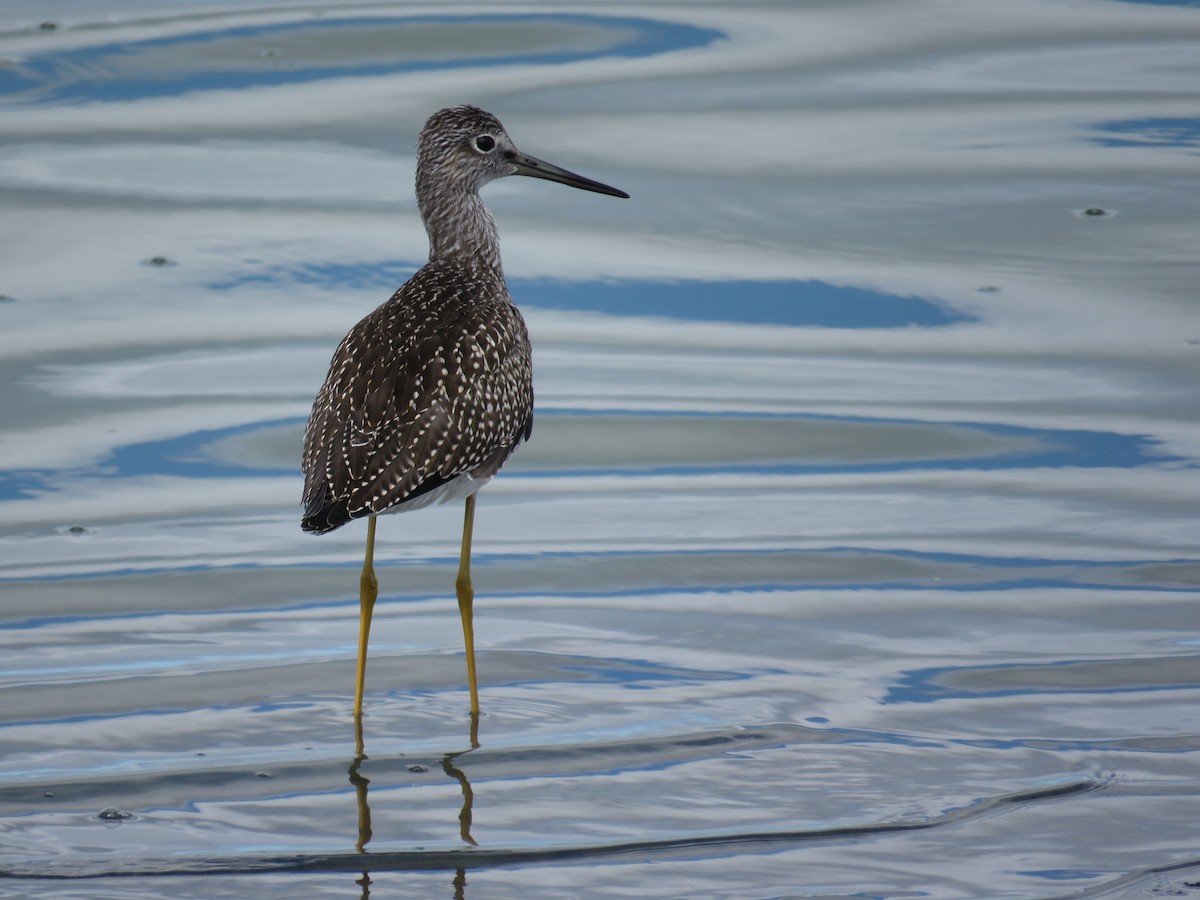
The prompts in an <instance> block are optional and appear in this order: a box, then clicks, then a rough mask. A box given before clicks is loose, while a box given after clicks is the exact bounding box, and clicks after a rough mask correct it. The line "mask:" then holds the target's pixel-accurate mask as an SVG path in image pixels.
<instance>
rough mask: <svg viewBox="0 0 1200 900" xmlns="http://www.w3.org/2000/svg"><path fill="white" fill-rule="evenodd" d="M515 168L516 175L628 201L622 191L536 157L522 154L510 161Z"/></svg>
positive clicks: (626, 195)
mask: <svg viewBox="0 0 1200 900" xmlns="http://www.w3.org/2000/svg"><path fill="white" fill-rule="evenodd" d="M510 162H511V163H512V164H513V166H514V167H515V168H516V170H517V172H516V174H518V175H528V176H529V177H530V178H545V179H546V180H547V181H557V182H558V183H559V184H566V185H570V186H571V187H573V188H579V189H580V190H583V191H595V192H596V193H597V194H608V195H609V196H610V197H624V198H625V199H626V200H628V199H629V195H628V194H627V193H625V192H624V191H621V190H618V189H617V188H615V187H609V186H608V185H607V184H601V183H600V182H599V181H592V179H590V178H584V177H583V176H582V175H576V174H575V173H574V172H568V171H567V170H566V169H560V168H559V167H558V166H556V165H554V164H553V163H548V162H546V161H545V160H544V159H538V158H537V157H536V156H528V155H526V154H524V153H522V154H519V155H518V156H517V157H516V158H515V159H512V160H510Z"/></svg>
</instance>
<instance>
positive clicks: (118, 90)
mask: <svg viewBox="0 0 1200 900" xmlns="http://www.w3.org/2000/svg"><path fill="white" fill-rule="evenodd" d="M464 25H470V26H471V27H473V28H477V29H481V30H482V31H483V32H484V34H485V35H486V36H487V38H488V40H486V41H483V42H480V43H478V44H477V45H474V46H472V47H471V48H470V51H469V52H464V51H463V50H462V49H460V47H461V45H456V43H455V39H454V32H453V31H452V30H450V29H454V28H459V27H461V26H464ZM720 37H722V35H721V33H720V32H717V31H713V30H711V29H706V28H698V27H695V26H692V25H687V24H684V23H678V22H664V21H661V20H657V19H647V18H634V17H626V16H597V15H577V14H570V15H567V14H544V13H527V14H514V15H472V16H452V15H443V16H405V17H398V16H393V17H332V16H331V17H325V16H319V15H316V16H312V17H311V18H307V19H305V20H302V21H293V22H284V23H277V24H269V25H235V26H231V27H228V28H222V29H215V30H211V31H201V32H192V33H187V34H181V35H170V36H166V37H159V38H153V39H150V40H142V41H132V42H127V41H123V40H120V41H118V42H117V43H112V44H101V45H99V46H95V47H79V48H74V49H70V50H62V51H53V50H47V51H46V52H44V53H42V54H38V55H34V56H31V57H28V58H26V59H23V60H22V61H21V62H20V63H19V64H18V65H14V66H9V67H5V68H0V95H5V94H7V95H10V99H11V98H18V99H20V100H22V101H26V102H28V101H29V100H31V99H33V98H34V97H36V99H37V102H39V103H47V102H71V103H82V102H115V101H127V100H140V99H144V98H148V97H167V96H174V95H178V94H183V93H189V92H193V91H211V90H244V89H247V88H253V87H264V86H271V85H280V84H302V83H305V82H311V81H316V80H320V79H328V78H336V77H343V76H356V77H369V76H378V75H390V74H396V73H403V72H419V71H430V70H438V69H447V70H450V69H454V70H458V69H470V68H483V67H489V66H511V65H546V66H550V65H563V64H566V63H572V62H579V61H582V60H588V59H598V58H601V57H624V58H637V57H645V56H655V55H658V54H662V53H667V52H671V51H676V50H683V49H688V48H694V47H703V46H705V45H707V44H710V43H711V42H713V41H715V40H717V39H718V38H720ZM289 44H298V46H297V48H296V51H297V52H296V53H295V54H292V53H290V52H288V50H287V49H286V48H287V47H288V45H289ZM514 45H515V46H516V47H517V48H521V49H517V50H512V49H509V48H510V47H513V46H514ZM572 45H578V46H577V47H576V46H572ZM364 46H365V47H368V48H370V49H369V50H367V51H366V52H365V53H364V52H363V51H362V50H361V49H356V48H361V47H364ZM340 47H344V48H347V49H346V50H345V51H344V52H338V50H337V48H340ZM279 48H283V49H279ZM331 48H332V49H331ZM314 56H316V57H321V56H326V57H327V58H325V59H320V58H317V59H313V58H312V57H314Z"/></svg>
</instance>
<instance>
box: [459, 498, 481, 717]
mask: <svg viewBox="0 0 1200 900" xmlns="http://www.w3.org/2000/svg"><path fill="white" fill-rule="evenodd" d="M474 526H475V495H474V494H472V495H471V496H470V497H468V498H467V511H466V514H465V515H464V517H463V537H462V556H461V557H460V558H459V560H458V578H457V579H456V580H455V582H454V587H455V591H456V592H457V594H458V614H459V615H460V616H461V617H462V626H463V638H464V639H465V640H466V644H467V684H468V685H469V686H470V688H471V717H472V718H477V717H478V716H479V683H478V682H477V681H476V680H475V625H474V613H473V611H472V607H473V606H474V603H475V588H474V587H472V585H471V530H472V528H474Z"/></svg>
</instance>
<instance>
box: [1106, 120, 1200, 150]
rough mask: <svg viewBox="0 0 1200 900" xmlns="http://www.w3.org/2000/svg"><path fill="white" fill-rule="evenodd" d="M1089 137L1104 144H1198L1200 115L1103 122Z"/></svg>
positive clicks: (1179, 145) (1162, 145)
mask: <svg viewBox="0 0 1200 900" xmlns="http://www.w3.org/2000/svg"><path fill="white" fill-rule="evenodd" d="M1096 130H1097V131H1100V132H1103V134H1104V136H1103V137H1094V138H1092V139H1091V140H1092V141H1094V142H1096V143H1098V144H1101V145H1102V146H1105V147H1182V148H1189V149H1197V148H1200V119H1129V120H1127V121H1123V122H1105V123H1103V124H1100V125H1097V126H1096Z"/></svg>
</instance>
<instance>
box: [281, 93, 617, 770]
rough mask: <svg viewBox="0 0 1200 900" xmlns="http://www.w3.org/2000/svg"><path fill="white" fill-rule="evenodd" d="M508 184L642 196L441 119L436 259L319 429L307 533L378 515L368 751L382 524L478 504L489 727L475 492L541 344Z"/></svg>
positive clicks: (420, 172)
mask: <svg viewBox="0 0 1200 900" xmlns="http://www.w3.org/2000/svg"><path fill="white" fill-rule="evenodd" d="M506 175H529V176H532V177H534V178H545V179H548V180H550V181H557V182H559V183H561V184H566V185H570V186H571V187H575V188H581V189H583V190H585V191H595V192H596V193H599V194H608V195H610V196H613V197H625V198H628V196H629V195H628V194H626V193H625V192H624V191H620V190H617V189H616V188H614V187H609V186H608V185H606V184H601V183H600V182H598V181H592V180H591V179H590V178H584V177H583V176H582V175H576V174H575V173H574V172H568V171H567V170H566V169H560V168H559V167H558V166H555V165H551V164H550V163H548V162H545V161H544V160H540V159H538V158H537V157H534V156H529V155H528V154H525V153H522V152H521V151H519V150H518V149H517V148H516V146H515V145H514V144H513V142H512V139H511V138H510V137H509V136H508V134H507V132H505V130H504V126H503V125H501V124H500V121H499V120H498V119H497V118H496V117H495V116H493V115H492V114H491V113H488V112H485V111H484V110H482V109H479V108H477V107H474V106H456V107H452V108H449V109H443V110H441V111H440V112H437V113H434V115H432V116H431V117H430V118H429V120H428V121H427V122H426V123H425V127H424V128H423V129H422V130H421V136H420V139H419V140H418V144H417V206H418V207H419V209H420V211H421V218H422V220H423V221H424V223H425V230H426V231H427V232H428V234H429V261H428V262H427V263H426V264H425V265H424V266H423V267H421V269H419V270H418V271H417V272H416V273H415V274H414V275H413V276H412V278H410V279H409V280H408V281H407V282H406V283H405V284H404V285H402V286H401V287H400V289H399V290H397V291H396V293H394V294H393V295H392V297H391V299H389V300H388V301H386V302H385V303H384V304H383V305H381V306H380V307H379V308H378V309H376V310H375V311H374V312H372V313H370V314H369V315H368V316H367V317H366V318H364V319H363V320H362V321H360V322H359V323H358V324H357V325H355V326H354V327H353V328H352V329H350V332H349V333H348V334H347V335H346V337H345V338H343V339H342V342H341V344H340V345H338V348H337V350H336V351H334V354H333V359H332V361H331V362H330V364H329V374H328V375H327V376H326V379H325V383H324V385H322V387H321V390H320V392H319V393H318V394H317V397H316V400H315V401H314V402H313V408H312V413H311V415H310V416H309V419H308V427H307V428H306V429H305V433H304V457H303V464H302V465H303V469H304V514H303V519H302V522H301V525H302V527H303V528H304V530H305V531H309V532H314V533H316V534H323V533H325V532H328V531H332V530H333V529H335V528H338V527H340V526H342V525H344V524H346V523H347V522H349V521H350V520H351V519H357V518H362V517H366V518H367V546H366V553H365V556H364V560H363V569H362V576H361V578H360V580H359V603H360V608H359V634H358V669H357V681H356V684H355V692H354V719H355V722H356V724H357V726H358V729H359V735H360V738H359V743H360V747H361V725H362V708H363V691H364V686H365V682H366V666H367V642H368V638H369V636H370V630H371V615H372V613H373V611H374V608H375V600H376V598H377V596H378V593H379V584H378V580H377V579H376V577H375V570H374V552H375V520H376V517H377V516H379V515H381V514H382V513H391V512H407V511H409V510H414V509H421V508H422V507H425V506H428V505H430V504H432V503H441V502H446V501H450V500H465V502H466V511H465V515H464V518H463V532H462V548H461V553H460V557H459V568H458V577H457V579H456V581H455V592H456V594H457V596H458V608H459V614H460V615H461V617H462V627H463V638H464V640H465V642H466V654H467V682H468V685H469V688H470V694H471V716H472V721H473V723H474V722H477V721H478V717H479V686H478V681H477V679H476V674H475V634H474V625H473V617H472V609H473V604H474V588H473V586H472V583H471V532H472V527H473V524H474V516H475V494H476V493H477V492H478V491H479V489H480V488H482V487H483V486H484V485H485V484H487V482H488V481H489V480H490V479H491V478H492V477H493V476H494V475H495V474H496V473H497V472H498V471H499V470H500V467H501V466H502V465H503V464H504V462H505V460H507V459H508V457H509V456H510V455H511V454H512V452H513V451H514V450H515V449H516V448H517V445H518V444H520V443H521V441H523V440H528V439H529V436H530V434H531V433H532V430H533V368H532V363H531V358H530V348H529V333H528V331H527V330H526V328H525V321H524V319H522V318H521V314H520V312H518V310H517V307H516V306H515V305H514V304H513V300H512V297H511V296H510V295H509V293H508V287H507V285H506V284H505V282H504V272H503V270H502V268H501V265H500V243H499V239H498V237H497V234H496V225H495V222H494V220H493V219H492V215H491V213H490V212H489V211H488V209H487V207H486V206H484V204H483V200H482V199H480V196H479V189H480V188H482V187H483V186H484V185H485V184H487V183H488V182H491V181H494V180H495V179H497V178H503V177H505V176H506Z"/></svg>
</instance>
